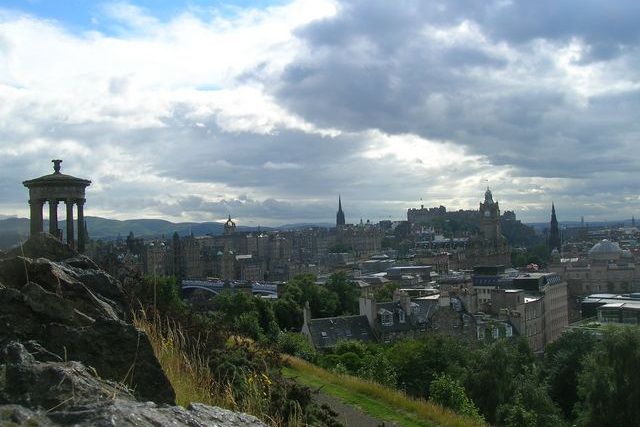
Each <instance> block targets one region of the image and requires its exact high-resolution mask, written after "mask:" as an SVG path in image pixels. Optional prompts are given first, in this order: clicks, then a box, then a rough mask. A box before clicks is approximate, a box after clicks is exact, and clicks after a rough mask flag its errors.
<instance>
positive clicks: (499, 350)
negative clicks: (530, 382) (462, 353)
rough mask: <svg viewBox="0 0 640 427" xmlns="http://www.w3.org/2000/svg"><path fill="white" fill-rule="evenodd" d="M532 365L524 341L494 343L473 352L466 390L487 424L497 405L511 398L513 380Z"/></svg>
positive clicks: (492, 416) (513, 385)
mask: <svg viewBox="0 0 640 427" xmlns="http://www.w3.org/2000/svg"><path fill="white" fill-rule="evenodd" d="M532 366H533V354H532V353H531V349H530V348H529V346H528V344H527V342H526V341H525V340H524V339H521V340H518V341H516V342H515V343H513V342H510V341H507V340H504V339H500V340H496V341H493V342H491V343H488V344H486V345H485V346H484V347H481V348H480V349H479V350H478V351H476V352H474V353H472V363H471V366H470V367H469V371H468V375H467V379H466V384H465V385H466V389H467V392H468V393H469V396H470V397H471V398H472V399H473V401H474V402H475V403H476V405H478V408H479V409H480V411H481V412H482V414H484V416H485V417H486V418H487V420H488V421H489V422H490V423H494V422H495V421H496V410H497V408H498V406H500V405H502V404H505V403H507V402H509V401H510V400H511V399H512V397H513V396H514V394H515V390H516V383H515V381H514V379H515V378H516V377H517V376H518V374H519V373H520V372H521V371H522V370H525V369H529V368H531V367H532Z"/></svg>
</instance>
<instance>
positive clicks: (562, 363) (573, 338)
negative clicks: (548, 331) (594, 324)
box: [544, 329, 597, 419]
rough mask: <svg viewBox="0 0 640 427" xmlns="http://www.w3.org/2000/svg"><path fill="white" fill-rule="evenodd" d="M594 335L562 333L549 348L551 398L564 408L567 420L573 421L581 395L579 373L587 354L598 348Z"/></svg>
mask: <svg viewBox="0 0 640 427" xmlns="http://www.w3.org/2000/svg"><path fill="white" fill-rule="evenodd" d="M596 342H597V340H596V337H595V336H594V334H593V333H592V332H588V331H583V330H579V329H573V330H569V331H567V332H565V333H564V334H562V335H561V336H560V337H559V338H558V339H557V340H556V341H555V342H553V343H551V344H550V345H549V346H548V347H547V351H546V353H545V359H544V369H545V373H546V380H547V383H548V385H549V396H550V397H551V398H552V399H553V401H554V402H556V403H557V404H558V406H560V409H561V410H562V412H563V414H564V416H565V418H567V419H571V415H572V411H573V407H574V406H575V404H576V402H577V400H578V396H577V387H578V374H579V373H580V370H581V369H582V362H583V359H584V358H585V356H586V355H588V354H589V353H591V352H592V351H593V349H594V348H595V346H596Z"/></svg>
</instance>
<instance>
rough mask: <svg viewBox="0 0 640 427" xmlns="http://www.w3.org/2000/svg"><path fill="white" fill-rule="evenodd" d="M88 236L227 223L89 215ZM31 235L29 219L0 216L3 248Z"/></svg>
mask: <svg viewBox="0 0 640 427" xmlns="http://www.w3.org/2000/svg"><path fill="white" fill-rule="evenodd" d="M86 220H87V229H88V230H89V237H90V238H92V239H102V240H113V239H116V238H118V236H120V237H126V236H127V235H128V234H129V232H133V234H135V235H136V236H140V237H160V236H167V237H168V236H171V235H173V233H174V232H176V231H177V232H178V234H180V235H181V236H184V235H187V234H190V233H193V234H195V235H204V234H213V235H218V234H222V231H223V228H224V224H222V223H220V222H201V223H197V222H180V223H174V222H170V221H165V220H161V219H129V220H123V221H120V220H116V219H108V218H100V217H94V216H88V217H86ZM59 226H60V228H62V229H63V230H66V222H65V221H64V220H63V219H62V218H60V221H59ZM48 227H49V221H46V220H45V221H44V229H45V230H47V229H48ZM263 229H265V228H263ZM238 230H240V231H254V230H257V228H256V227H243V226H239V227H238ZM28 237H29V219H27V218H15V217H11V218H6V219H0V249H7V248H11V247H13V246H16V245H17V244H18V243H19V242H20V241H24V240H26V239H27V238H28Z"/></svg>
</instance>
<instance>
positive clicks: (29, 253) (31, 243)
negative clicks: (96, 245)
mask: <svg viewBox="0 0 640 427" xmlns="http://www.w3.org/2000/svg"><path fill="white" fill-rule="evenodd" d="M17 256H23V257H27V258H47V259H50V260H51V261H63V260H65V259H69V258H75V257H80V256H82V255H80V254H79V253H78V252H76V251H75V250H73V249H72V248H71V246H69V245H67V244H66V243H63V242H61V241H60V240H58V239H57V238H55V237H53V236H52V235H51V234H49V233H38V234H35V235H33V236H31V237H29V239H28V240H27V241H26V242H24V243H23V244H22V245H20V246H18V247H16V248H13V249H11V250H10V251H9V252H6V253H5V254H4V255H3V258H14V257H17ZM87 259H88V258H87ZM94 265H95V264H94Z"/></svg>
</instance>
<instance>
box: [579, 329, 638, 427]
mask: <svg viewBox="0 0 640 427" xmlns="http://www.w3.org/2000/svg"><path fill="white" fill-rule="evenodd" d="M638 372H640V328H638V327H631V326H617V327H614V326H612V327H609V328H607V329H605V331H604V332H603V334H602V339H601V341H600V342H598V344H597V345H596V348H595V350H594V351H593V352H592V353H590V354H589V355H588V356H587V357H586V358H585V360H584V369H582V371H581V372H580V373H579V375H578V403H577V405H576V410H575V414H576V416H577V422H578V425H581V426H637V425H640V406H639V405H638V402H640V375H638Z"/></svg>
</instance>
